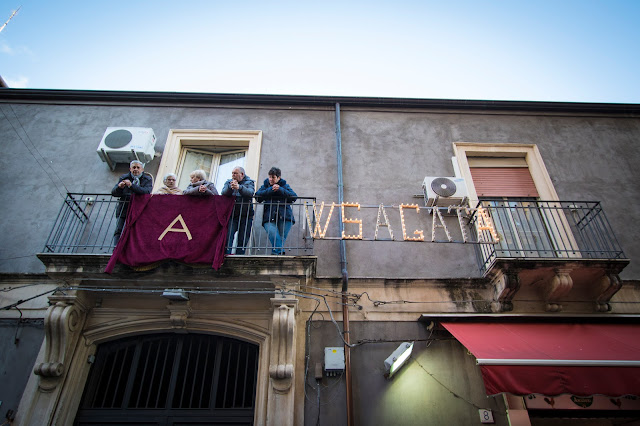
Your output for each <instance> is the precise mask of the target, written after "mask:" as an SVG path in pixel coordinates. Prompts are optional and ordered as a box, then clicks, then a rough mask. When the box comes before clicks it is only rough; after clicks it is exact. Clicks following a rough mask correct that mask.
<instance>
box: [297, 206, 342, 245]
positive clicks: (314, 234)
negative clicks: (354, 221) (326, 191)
mask: <svg viewBox="0 0 640 426" xmlns="http://www.w3.org/2000/svg"><path fill="white" fill-rule="evenodd" d="M335 206H336V205H335V203H331V210H329V216H327V221H326V222H325V224H324V230H323V229H322V228H321V226H320V219H321V218H322V210H324V201H323V202H322V204H320V211H319V212H318V211H317V210H316V203H315V201H314V202H313V215H314V217H315V219H316V226H315V228H314V227H313V225H312V224H311V217H310V216H309V206H308V205H307V203H304V211H305V213H306V214H307V223H308V224H309V232H310V233H311V238H324V236H325V235H326V233H327V228H328V227H329V221H330V220H331V215H332V214H333V208H334V207H335Z"/></svg>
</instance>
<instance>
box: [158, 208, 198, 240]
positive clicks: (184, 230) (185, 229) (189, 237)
mask: <svg viewBox="0 0 640 426" xmlns="http://www.w3.org/2000/svg"><path fill="white" fill-rule="evenodd" d="M176 222H180V223H181V224H182V228H173V225H175V224H176ZM167 232H184V233H185V234H187V238H188V239H189V241H191V240H192V239H193V238H192V237H191V232H189V228H187V224H186V223H184V219H183V218H182V215H181V214H179V215H178V216H177V217H176V218H175V219H173V222H171V224H169V226H167V228H166V229H165V230H164V232H163V233H162V234H161V235H160V236H159V237H158V241H162V239H163V238H164V236H165V235H167Z"/></svg>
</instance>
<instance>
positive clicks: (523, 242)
mask: <svg viewBox="0 0 640 426" xmlns="http://www.w3.org/2000/svg"><path fill="white" fill-rule="evenodd" d="M0 109H1V110H2V116H0V137H1V140H2V146H3V147H4V149H5V153H4V155H3V156H2V157H1V158H2V160H1V161H2V170H3V175H4V177H5V181H6V182H7V184H6V185H4V187H3V189H2V199H3V206H4V208H5V209H6V210H7V213H8V214H6V215H5V217H4V223H3V227H2V229H3V232H1V233H0V250H1V254H0V289H1V290H2V291H1V292H0V306H1V307H2V308H3V310H2V316H1V317H0V326H1V327H0V333H2V336H3V337H4V339H3V342H4V343H3V344H2V350H1V351H0V353H2V355H0V357H2V358H0V359H1V360H2V363H0V364H1V367H0V368H2V374H3V377H4V378H5V380H4V382H5V383H6V384H7V386H5V387H4V389H3V390H2V391H0V392H1V393H0V400H1V401H2V405H0V414H1V415H2V416H5V417H7V418H8V419H9V420H12V421H13V424H20V425H44V424H51V425H54V424H55V425H67V424H68V425H71V424H78V425H91V424H132V423H135V422H139V423H141V424H142V422H146V423H145V424H158V425H165V424H167V425H168V424H256V425H262V424H265V425H286V424H290V425H303V424H307V425H312V424H325V425H339V424H345V425H346V424H361V425H415V424H482V423H493V424H497V425H507V424H511V425H516V424H518V425H529V424H531V425H552V424H558V423H560V422H565V421H566V419H569V418H571V419H573V420H572V422H573V424H585V425H586V424H589V425H612V424H618V423H616V422H619V421H622V420H624V421H626V422H627V423H625V424H640V423H639V422H640V415H639V413H640V404H639V403H638V399H637V398H638V396H639V395H640V373H639V371H640V370H639V368H640V355H638V353H639V352H638V351H637V349H638V348H637V346H634V345H637V343H633V342H632V341H633V339H632V338H625V337H629V336H631V337H633V336H634V333H635V335H636V336H637V335H638V330H640V326H639V325H638V319H639V318H640V316H638V314H639V313H640V305H639V304H640V267H639V266H638V265H637V264H636V262H635V260H636V259H638V256H640V245H638V244H637V240H638V239H639V238H640V231H639V230H638V229H637V227H636V226H635V222H634V221H633V220H632V217H633V215H634V212H635V208H636V207H637V206H638V201H637V200H638V199H639V196H640V189H639V187H638V185H637V184H636V182H637V181H638V178H640V174H639V172H638V169H637V167H636V166H635V164H636V163H637V162H638V161H640V150H638V149H636V147H635V142H636V140H637V139H638V137H639V136H640V107H639V106H638V105H616V104H575V103H544V102H488V101H453V100H450V101H449V100H414V99H370V98H330V97H301V96H256V95H212V94H187V93H146V92H145V93H143V92H139V93H138V92H93V91H54V90H23V89H2V90H0ZM131 128H143V129H152V132H153V135H154V136H155V139H154V140H153V144H152V152H151V153H150V154H149V152H147V153H146V154H147V155H148V158H146V159H145V160H146V161H144V162H145V172H148V173H150V174H151V175H152V176H153V177H154V188H155V189H157V188H158V187H159V186H160V185H161V184H162V178H163V176H164V175H166V174H167V173H169V172H174V173H176V174H177V175H178V179H179V181H180V182H179V185H180V186H181V187H184V186H185V185H186V183H187V182H186V180H185V179H186V177H185V176H187V175H188V172H189V171H191V170H193V169H196V168H203V169H205V170H206V171H207V173H208V175H209V179H210V180H211V181H214V183H215V184H216V185H217V186H220V185H222V184H223V183H224V181H225V180H226V179H229V178H230V177H231V176H230V171H231V169H232V168H233V167H234V166H236V165H242V166H243V167H244V169H245V171H246V174H247V175H248V176H250V177H251V178H252V179H254V180H255V182H256V189H257V188H258V187H260V186H261V185H262V184H263V182H264V181H265V179H266V178H267V172H268V171H269V169H270V168H271V167H272V166H276V167H279V168H280V169H281V170H282V178H284V179H286V181H287V182H288V183H289V184H290V185H291V187H292V188H293V189H294V190H295V192H296V193H297V195H298V200H296V201H295V202H294V203H293V204H292V205H291V207H292V211H293V214H294V216H295V224H293V226H292V228H291V231H290V233H289V236H288V237H287V239H286V242H285V250H286V255H284V256H277V255H272V254H271V252H270V243H269V242H268V238H267V236H266V233H265V231H264V229H263V228H262V226H261V224H262V223H261V220H260V219H261V218H262V212H263V208H264V207H263V206H264V205H263V204H261V203H259V202H255V201H254V205H255V217H254V219H253V227H252V232H251V237H250V239H249V240H248V242H247V243H246V248H247V250H246V252H245V253H244V254H237V253H236V249H235V247H236V246H240V245H242V244H240V243H239V242H238V241H237V240H236V241H235V242H234V243H233V244H232V246H233V249H232V253H230V255H228V256H226V257H225V260H224V263H223V265H222V267H221V268H220V269H218V270H215V269H212V268H211V267H206V266H203V265H189V264H184V263H182V262H176V261H167V262H160V263H158V264H154V265H149V266H148V267H130V266H127V265H122V264H119V265H117V266H116V267H115V269H114V271H113V272H112V273H111V274H107V273H105V272H104V271H105V268H106V266H107V263H108V261H109V259H110V256H111V252H112V250H113V246H114V244H113V242H112V239H111V236H112V233H113V229H114V227H115V222H116V218H115V216H114V209H115V208H116V205H117V199H114V198H113V197H111V195H110V193H111V189H112V188H113V186H114V184H115V183H116V182H117V181H118V177H119V176H121V175H122V174H124V173H126V172H127V171H128V160H129V159H130V158H132V157H131V155H133V156H135V155H136V152H135V150H134V153H133V154H130V153H129V152H127V151H128V148H126V142H125V144H124V145H123V146H117V144H116V145H114V146H112V147H111V149H112V151H110V152H107V151H109V149H110V148H109V147H108V146H107V148H106V149H105V151H104V152H100V153H99V149H100V147H103V148H104V146H103V145H102V144H101V140H102V139H103V136H108V135H109V134H110V133H109V132H110V131H111V132H115V131H118V130H123V129H124V130H126V129H131ZM108 129H111V130H108ZM123 147H124V149H122V148H123ZM105 153H106V154H107V155H105ZM101 154H102V155H101ZM118 154H122V155H123V158H126V160H124V161H122V160H120V161H117V160H118V159H117V155H118ZM137 154H138V155H140V156H142V155H143V154H142V153H137ZM109 155H111V156H109ZM139 158H142V157H139ZM105 159H106V160H108V161H103V160H105ZM114 159H115V160H114ZM439 178H444V179H439ZM13 181H16V182H15V183H14V182H13ZM9 182H11V183H9ZM190 226H191V225H190ZM197 226H206V224H198V225H197ZM139 249H140V250H144V246H142V247H141V248H139ZM496 327H497V328H496ZM505 330H506V331H505ZM501 333H502V334H501ZM505 333H506V334H505ZM620 336H621V337H620ZM478 340H479V341H480V342H478ZM482 341H484V342H486V343H485V345H484V346H483V345H482ZM518 342H522V343H523V344H524V347H522V346H518V344H517V343H518ZM585 342H590V345H586V343H585ZM407 344H408V345H409V346H411V347H412V352H411V354H410V356H409V357H408V359H407V360H406V362H405V364H404V366H402V367H401V368H400V369H399V370H397V371H393V372H391V371H389V369H390V368H391V369H394V368H395V367H390V364H387V365H385V360H388V359H389V358H391V361H393V357H390V355H392V353H395V354H396V358H398V357H399V355H398V354H399V353H400V352H402V350H400V352H396V350H397V349H398V348H402V347H403V345H404V346H405V347H406V346H407ZM547 344H548V345H549V347H546V346H541V345H547ZM585 345H586V346H585ZM534 346H535V347H536V348H537V349H538V352H535V351H534V350H533V349H532V347H534ZM602 347H607V348H609V349H610V351H609V352H611V353H601V352H603V351H601V350H598V348H602ZM556 350H560V352H562V353H561V354H556V353H555V352H554V351H556ZM572 351H573V352H572ZM576 351H577V352H576ZM580 351H583V352H588V353H587V354H584V353H580ZM604 352H606V351H604ZM496 353H497V354H498V355H496ZM486 354H489V355H486ZM407 355H408V354H407ZM485 355H486V356H485ZM494 355H495V356H494ZM494 358H495V359H494ZM496 359H497V360H496ZM523 360H524V361H523ZM527 360H528V361H527ZM391 361H390V362H391ZM390 373H392V374H390ZM530 377H534V378H535V377H540V378H542V377H544V378H545V379H544V380H539V381H537V382H536V381H535V380H532V379H530ZM577 377H583V378H585V379H584V380H582V381H579V383H574V382H575V380H577V379H576V378H577ZM587 378H588V379H587ZM574 379H575V380H574ZM621 419H622V420H621ZM3 420H4V418H3Z"/></svg>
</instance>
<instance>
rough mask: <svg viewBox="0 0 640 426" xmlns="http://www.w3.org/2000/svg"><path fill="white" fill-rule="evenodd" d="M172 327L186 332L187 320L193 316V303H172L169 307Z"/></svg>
mask: <svg viewBox="0 0 640 426" xmlns="http://www.w3.org/2000/svg"><path fill="white" fill-rule="evenodd" d="M167 309H169V312H170V314H169V316H170V320H171V326H172V327H173V329H174V330H184V331H186V328H187V318H189V317H190V316H191V302H189V301H185V302H171V303H169V304H168V305H167Z"/></svg>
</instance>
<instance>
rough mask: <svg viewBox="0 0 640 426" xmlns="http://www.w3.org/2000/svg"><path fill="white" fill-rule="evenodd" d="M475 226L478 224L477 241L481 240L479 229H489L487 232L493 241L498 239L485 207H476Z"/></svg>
mask: <svg viewBox="0 0 640 426" xmlns="http://www.w3.org/2000/svg"><path fill="white" fill-rule="evenodd" d="M477 226H478V241H482V240H483V238H482V235H481V234H480V231H489V233H490V234H491V237H492V238H493V241H495V242H498V241H500V237H498V233H497V232H496V228H495V227H494V226H493V221H492V220H491V217H489V213H488V212H487V209H485V208H483V207H478V222H477Z"/></svg>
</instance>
